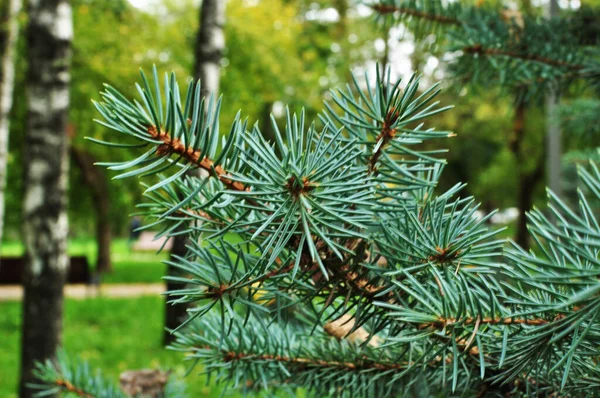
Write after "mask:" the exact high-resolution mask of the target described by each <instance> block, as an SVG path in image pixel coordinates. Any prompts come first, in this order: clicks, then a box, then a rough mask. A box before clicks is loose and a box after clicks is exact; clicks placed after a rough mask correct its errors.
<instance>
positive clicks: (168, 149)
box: [148, 126, 250, 191]
mask: <svg viewBox="0 0 600 398" xmlns="http://www.w3.org/2000/svg"><path fill="white" fill-rule="evenodd" d="M148 133H149V134H150V136H151V137H152V138H154V139H157V140H160V141H162V142H163V144H161V145H159V146H158V149H157V151H156V153H157V155H165V154H170V153H176V154H178V155H180V156H183V157H184V158H185V159H186V160H187V161H188V162H190V163H191V164H194V165H197V166H198V167H200V168H202V169H203V170H206V171H207V172H208V173H209V175H215V176H216V177H217V178H218V179H219V181H221V182H222V183H223V184H225V186H227V187H228V188H229V189H233V190H236V191H249V190H250V188H247V187H245V186H244V184H242V183H240V182H238V181H233V180H232V179H231V175H230V174H229V173H228V172H227V171H226V170H225V169H224V168H223V167H222V166H221V165H218V164H217V165H215V164H214V162H213V161H212V160H211V159H209V158H208V157H206V156H204V157H202V159H200V156H201V154H202V151H200V150H199V149H197V150H194V149H193V148H189V147H186V146H185V145H184V144H183V142H181V140H180V139H178V138H174V137H172V136H171V135H170V134H169V133H167V132H165V131H159V130H158V129H157V128H156V126H149V127H148Z"/></svg>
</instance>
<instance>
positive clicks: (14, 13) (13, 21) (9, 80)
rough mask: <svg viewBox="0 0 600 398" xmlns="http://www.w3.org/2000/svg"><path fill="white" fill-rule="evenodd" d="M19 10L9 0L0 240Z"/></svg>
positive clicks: (2, 80) (0, 94) (2, 89)
mask: <svg viewBox="0 0 600 398" xmlns="http://www.w3.org/2000/svg"><path fill="white" fill-rule="evenodd" d="M20 11H21V0H9V4H8V11H7V15H6V22H5V26H4V29H5V30H4V32H5V33H4V35H5V36H4V37H5V40H4V43H2V44H3V46H2V47H3V48H2V60H1V67H2V71H1V75H0V242H2V236H3V231H4V209H5V204H4V201H5V198H4V196H5V195H4V193H5V190H6V175H7V167H8V137H9V129H10V111H11V109H12V104H13V91H14V85H15V58H16V56H15V54H16V47H17V38H18V37H19V21H18V15H19V12H20Z"/></svg>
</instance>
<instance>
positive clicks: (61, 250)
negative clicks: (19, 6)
mask: <svg viewBox="0 0 600 398" xmlns="http://www.w3.org/2000/svg"><path fill="white" fill-rule="evenodd" d="M28 11H29V23H28V27H27V59H28V65H29V68H28V72H27V87H26V89H27V107H28V109H27V111H28V114H27V132H26V139H25V148H24V191H25V192H24V200H23V241H24V243H25V272H24V274H23V287H24V297H23V326H22V340H21V341H22V344H21V384H20V393H19V394H20V395H19V396H20V398H32V397H33V393H34V391H33V390H31V388H29V385H30V384H31V383H35V382H36V381H37V380H35V378H34V377H33V375H32V369H33V368H34V365H35V362H39V361H45V360H48V359H52V358H54V357H55V355H56V350H57V348H58V346H59V345H60V341H61V335H62V313H63V287H64V283H65V277H66V272H67V266H68V260H69V258H68V256H67V235H68V220H67V177H68V174H67V169H68V156H67V155H68V152H67V149H68V148H67V147H68V137H67V133H66V128H67V118H68V111H69V81H70V64H71V41H72V37H73V25H72V16H71V6H70V3H69V1H68V0H30V1H29V7H28Z"/></svg>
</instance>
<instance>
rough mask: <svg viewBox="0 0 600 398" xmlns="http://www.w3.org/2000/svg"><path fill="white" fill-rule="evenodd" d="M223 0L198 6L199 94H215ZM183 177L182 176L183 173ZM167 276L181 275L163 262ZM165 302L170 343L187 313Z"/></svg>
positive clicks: (179, 247)
mask: <svg viewBox="0 0 600 398" xmlns="http://www.w3.org/2000/svg"><path fill="white" fill-rule="evenodd" d="M224 26H225V2H224V1H222V0H203V2H202V7H201V9H200V29H199V30H198V35H197V38H196V48H195V54H196V60H195V64H194V77H195V78H196V79H200V81H201V83H202V96H208V95H210V94H214V95H217V94H218V92H219V81H220V63H221V58H222V57H223V51H224V50H225V34H224V31H223V27H224ZM184 178H185V177H184ZM186 245H187V237H186V236H185V235H177V236H176V237H175V238H173V248H172V249H171V259H173V256H175V255H177V256H182V257H183V256H185V255H186V252H187V249H186ZM166 272H167V275H168V276H181V274H180V271H179V270H178V269H176V268H174V267H172V266H170V265H167V271H166ZM166 285H167V291H169V290H174V289H178V288H180V287H181V285H179V284H173V283H172V282H167V283H166ZM166 300H167V303H166V306H165V333H164V335H163V343H164V344H170V343H171V342H173V340H174V336H173V335H172V334H171V333H170V332H169V330H173V329H175V328H177V327H178V326H179V325H180V324H181V323H182V322H183V321H184V320H185V318H186V317H187V306H186V305H184V304H175V305H173V304H170V303H168V300H169V298H168V297H167V298H166Z"/></svg>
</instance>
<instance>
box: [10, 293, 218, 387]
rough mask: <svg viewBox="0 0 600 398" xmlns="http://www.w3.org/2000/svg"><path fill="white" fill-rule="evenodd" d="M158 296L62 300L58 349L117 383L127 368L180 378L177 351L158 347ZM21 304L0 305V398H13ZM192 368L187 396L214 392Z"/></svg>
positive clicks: (182, 365)
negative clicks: (61, 347) (167, 372)
mask: <svg viewBox="0 0 600 398" xmlns="http://www.w3.org/2000/svg"><path fill="white" fill-rule="evenodd" d="M162 304H163V301H162V298H161V297H141V298H136V299H108V298H95V299H89V300H82V301H76V300H67V301H66V303H65V323H64V325H65V329H64V334H63V342H64V348H65V350H66V351H67V353H69V354H71V355H78V356H79V357H80V358H83V359H85V360H87V361H89V362H90V364H91V365H92V367H98V368H101V369H102V370H103V373H104V374H106V375H107V376H109V377H110V378H111V379H112V380H114V381H115V383H116V382H118V375H119V373H120V372H122V371H124V370H128V369H141V368H161V369H171V370H172V371H173V372H174V373H175V374H176V375H177V376H179V377H182V376H183V374H184V373H185V370H186V366H187V365H186V364H185V363H184V362H183V361H182V359H181V358H182V356H181V353H176V352H172V351H168V350H166V349H164V348H163V347H162V346H161V344H160V342H161V336H162V322H163V311H162V308H163V307H162ZM20 322H21V303H19V302H2V303H0V336H2V338H1V339H0V353H1V354H0V397H2V398H16V397H17V394H16V387H17V378H18V370H19V366H18V358H19V350H20V348H19V338H20V335H19V330H20V327H19V326H20ZM199 372H200V368H197V369H196V370H195V371H193V372H192V374H191V375H189V376H187V377H186V379H185V380H186V382H187V384H188V395H189V397H204V396H209V397H210V396H215V397H216V396H220V394H221V391H220V390H219V389H218V388H217V387H215V386H206V383H205V379H204V378H203V377H202V376H200V375H198V373H199Z"/></svg>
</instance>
